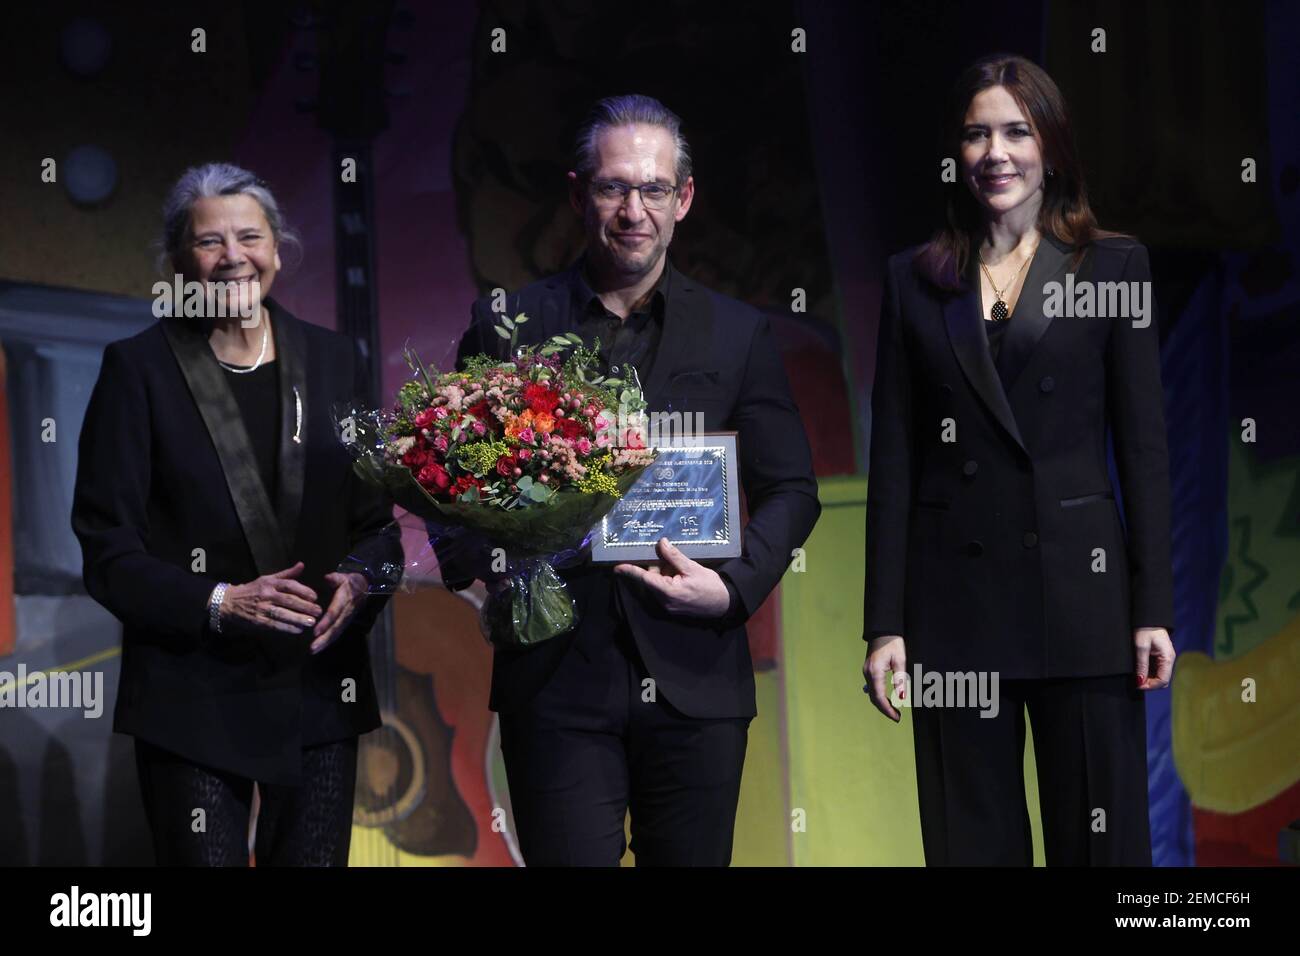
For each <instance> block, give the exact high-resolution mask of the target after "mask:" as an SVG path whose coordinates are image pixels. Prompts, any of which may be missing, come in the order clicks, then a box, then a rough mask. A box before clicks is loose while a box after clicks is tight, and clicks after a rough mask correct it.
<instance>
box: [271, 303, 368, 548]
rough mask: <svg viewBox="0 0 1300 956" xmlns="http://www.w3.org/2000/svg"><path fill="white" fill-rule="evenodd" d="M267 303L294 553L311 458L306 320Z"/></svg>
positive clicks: (287, 527) (284, 508) (283, 492)
mask: <svg viewBox="0 0 1300 956" xmlns="http://www.w3.org/2000/svg"><path fill="white" fill-rule="evenodd" d="M266 303H267V308H268V309H270V311H271V316H272V321H271V329H272V331H273V333H274V335H275V361H276V364H277V365H278V366H279V367H280V373H279V382H280V454H279V466H280V475H279V478H280V481H279V489H278V495H277V497H278V499H279V500H278V501H277V502H276V508H275V510H276V514H277V515H278V517H279V524H280V537H281V539H282V540H283V541H284V547H285V549H286V550H287V552H288V553H290V554H292V553H293V551H294V542H295V541H296V540H297V533H298V516H299V514H300V513H301V512H302V491H303V481H304V478H305V472H306V459H307V408H308V405H307V368H306V355H307V344H306V335H305V334H304V333H303V329H302V323H301V322H300V321H299V320H298V319H297V318H296V317H295V316H293V315H292V314H290V313H289V312H288V311H286V310H285V309H283V308H281V307H280V306H279V305H278V304H276V303H275V302H274V300H272V299H267V300H266ZM349 384H351V383H349ZM281 567H284V565H281Z"/></svg>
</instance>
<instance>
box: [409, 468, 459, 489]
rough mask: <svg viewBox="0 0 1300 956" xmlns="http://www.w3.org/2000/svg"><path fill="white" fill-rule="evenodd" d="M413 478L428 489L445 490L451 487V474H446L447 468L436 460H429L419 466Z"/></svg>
mask: <svg viewBox="0 0 1300 956" xmlns="http://www.w3.org/2000/svg"><path fill="white" fill-rule="evenodd" d="M415 480H416V481H418V482H419V483H420V485H421V486H422V487H424V488H427V489H429V490H430V491H446V490H447V489H448V488H449V487H451V475H449V474H447V469H446V468H444V467H442V465H440V464H438V463H437V462H436V461H431V462H429V463H428V464H426V465H425V466H424V467H423V468H421V469H420V474H419V475H417V476H416V479H415Z"/></svg>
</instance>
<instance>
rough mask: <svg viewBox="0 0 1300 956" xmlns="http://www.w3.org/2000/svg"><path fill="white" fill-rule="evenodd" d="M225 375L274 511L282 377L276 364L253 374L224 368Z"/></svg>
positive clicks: (269, 363)
mask: <svg viewBox="0 0 1300 956" xmlns="http://www.w3.org/2000/svg"><path fill="white" fill-rule="evenodd" d="M239 367H240V366H238V365H237V366H235V368H239ZM223 371H225V373H226V384H227V385H229V386H230V391H231V393H232V394H233V395H234V396H235V404H237V405H238V406H239V417H240V418H242V419H243V420H244V430H245V431H247V432H248V440H249V442H251V443H252V446H253V457H254V458H256V459H257V471H258V473H259V474H260V475H261V476H262V485H263V486H264V487H265V488H266V495H267V497H268V498H270V499H271V506H272V507H275V501H276V495H277V493H278V492H279V485H280V483H279V475H280V468H279V457H280V376H279V374H277V373H278V370H277V368H276V364H275V360H274V359H272V360H271V361H269V362H266V363H265V364H263V365H261V366H259V367H258V368H257V369H256V370H254V371H252V372H244V373H238V372H232V371H230V369H224V368H223Z"/></svg>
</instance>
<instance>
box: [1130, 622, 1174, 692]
mask: <svg viewBox="0 0 1300 956" xmlns="http://www.w3.org/2000/svg"><path fill="white" fill-rule="evenodd" d="M1133 648H1134V650H1135V651H1136V653H1137V683H1138V687H1139V688H1140V689H1142V690H1159V689H1160V688H1161V687H1168V686H1169V682H1170V681H1171V680H1173V677H1174V642H1173V641H1172V640H1171V639H1170V637H1169V632H1168V631H1166V630H1165V629H1164V628H1163V627H1139V628H1138V629H1137V630H1136V631H1134V632H1133ZM1151 664H1155V668H1156V673H1155V676H1154V677H1150V676H1148V673H1149V670H1148V669H1149V667H1150V665H1151Z"/></svg>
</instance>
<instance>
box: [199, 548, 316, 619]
mask: <svg viewBox="0 0 1300 956" xmlns="http://www.w3.org/2000/svg"><path fill="white" fill-rule="evenodd" d="M303 567H304V565H303V563H302V562H301V561H299V562H298V563H297V564H295V565H294V566H293V567H290V568H285V569H284V570H283V571H276V572H275V573H274V574H264V575H262V576H261V577H260V578H257V579H255V580H252V581H249V582H248V583H247V584H234V585H231V586H230V587H228V588H226V596H225V599H224V600H223V601H222V602H221V612H220V613H221V626H222V630H225V629H226V628H227V627H231V626H233V628H234V629H253V630H271V631H280V632H282V633H285V634H301V633H302V632H303V631H305V630H307V628H309V627H311V626H312V625H313V624H315V623H316V620H317V618H319V617H320V615H321V609H320V605H319V604H317V603H316V592H315V591H313V590H312V589H311V588H309V587H307V585H305V584H303V583H302V582H301V581H295V580H293V579H294V578H296V577H297V576H298V575H300V574H302V569H303Z"/></svg>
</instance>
